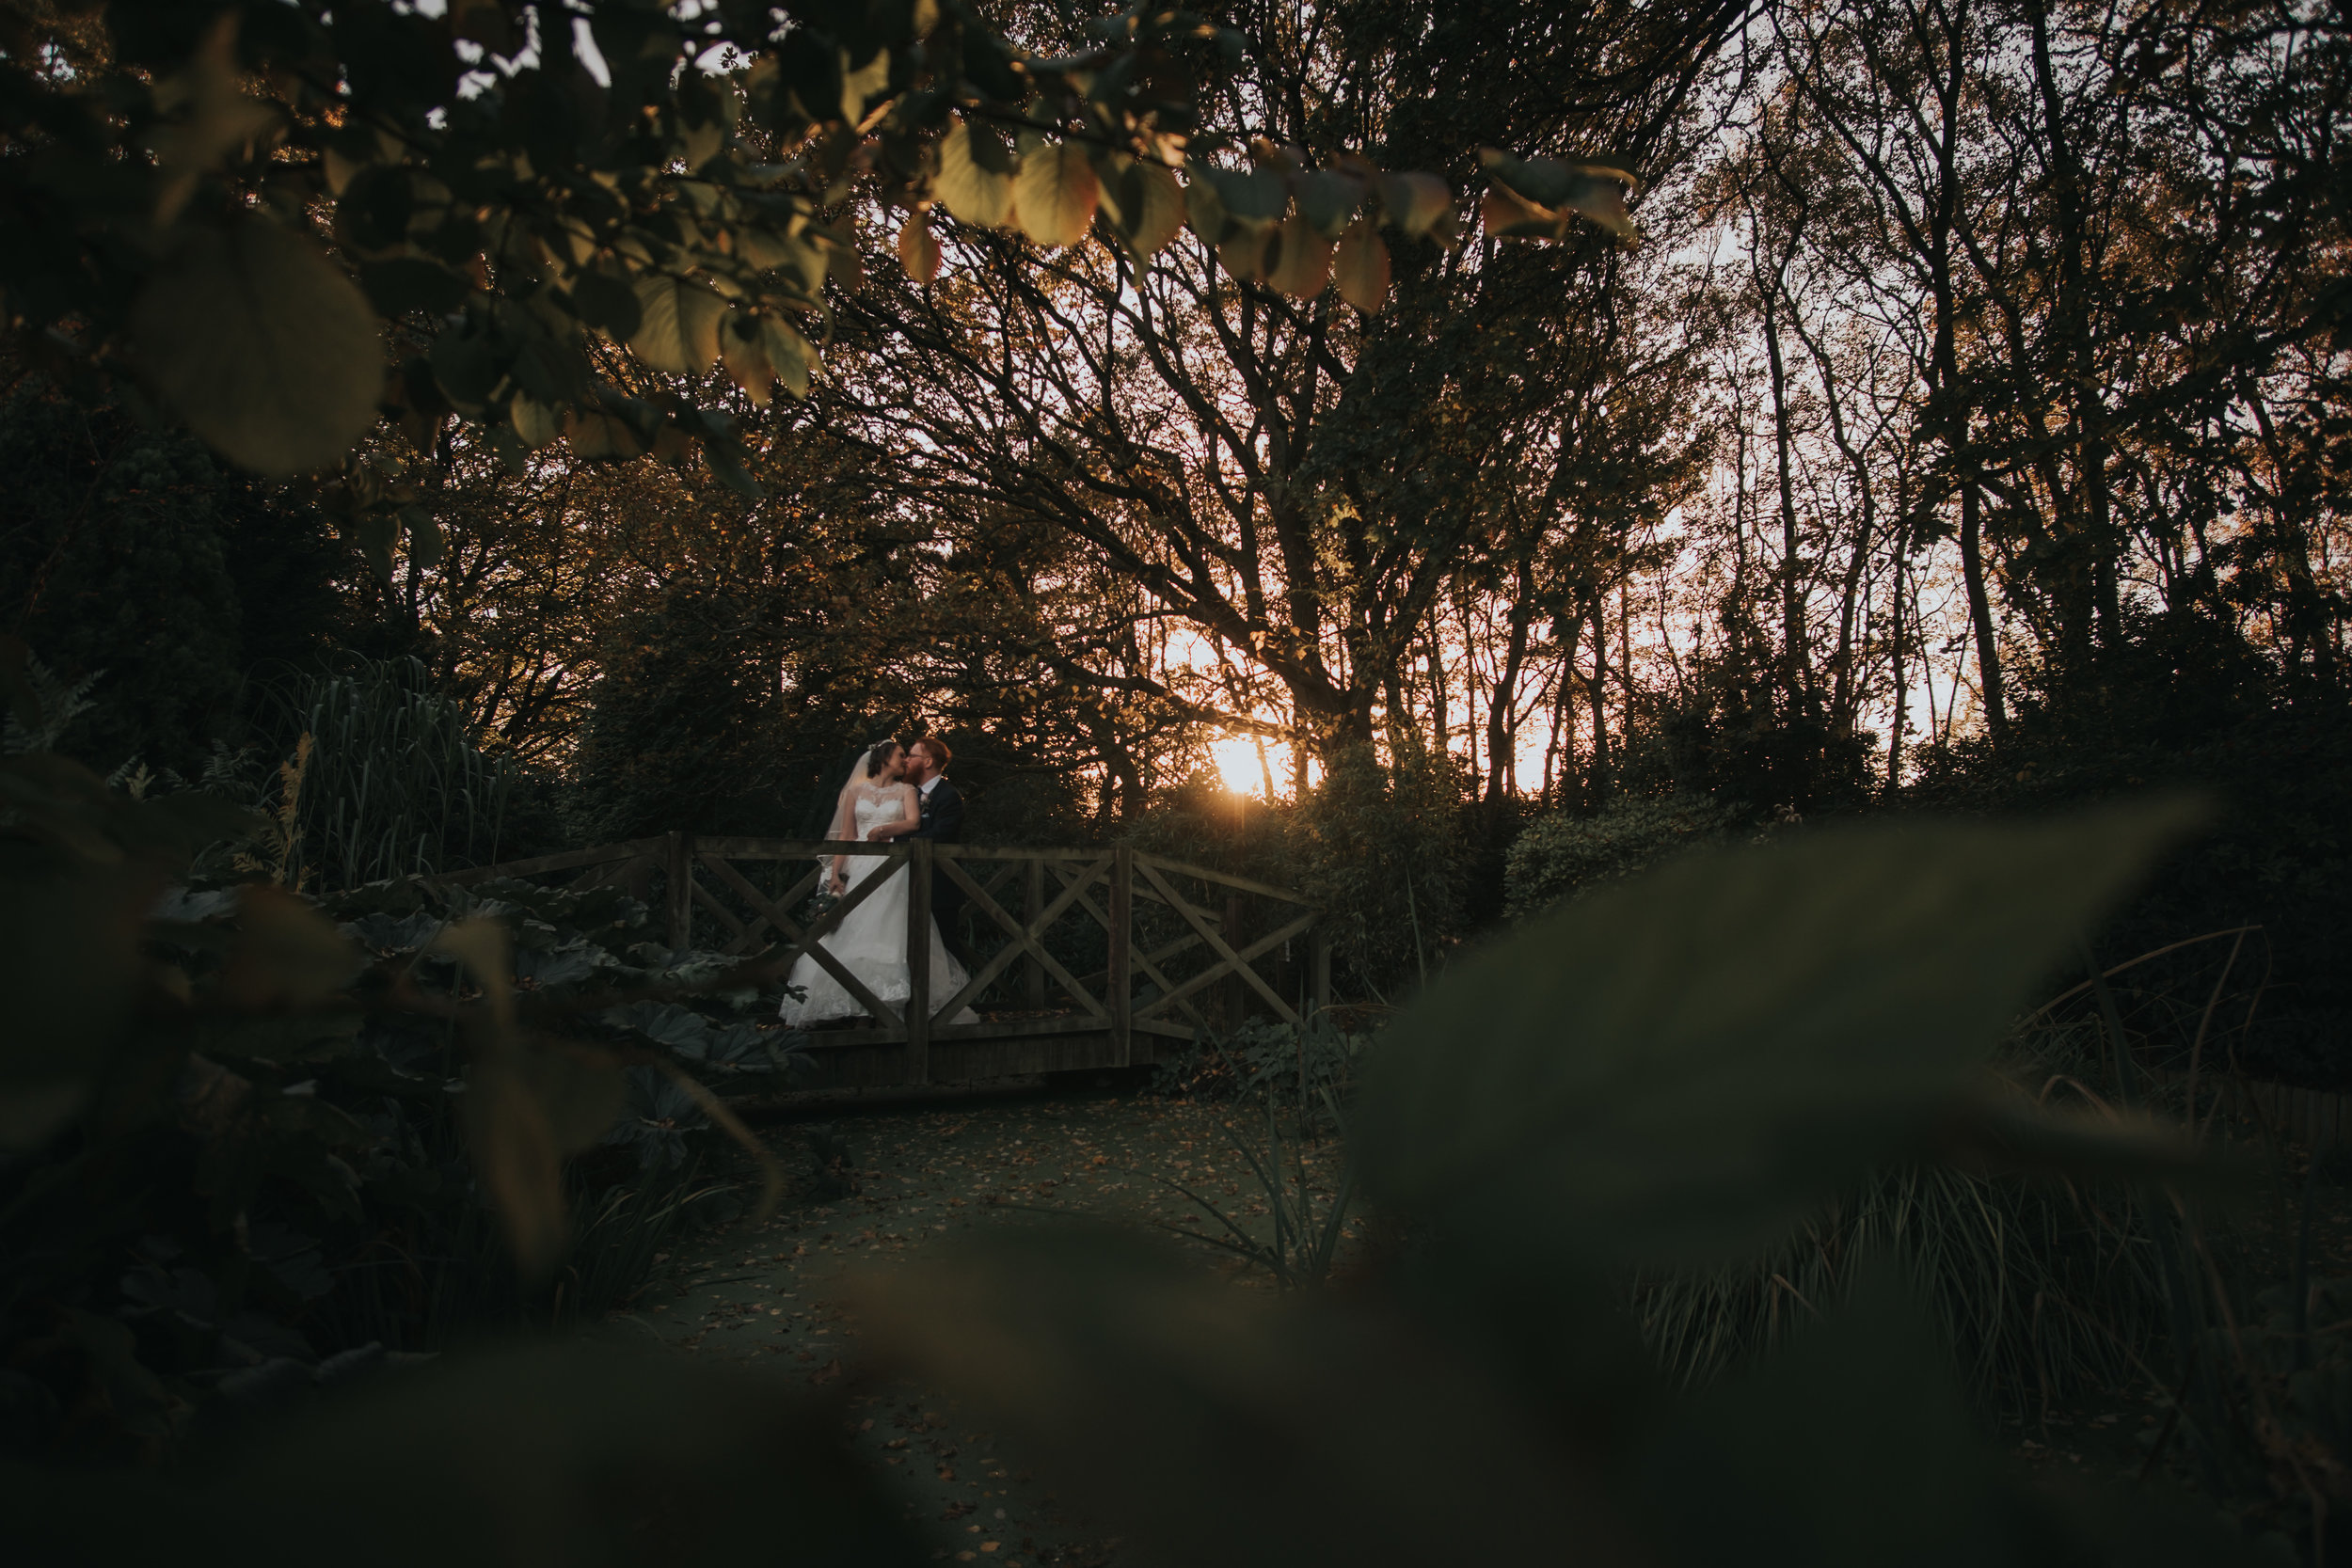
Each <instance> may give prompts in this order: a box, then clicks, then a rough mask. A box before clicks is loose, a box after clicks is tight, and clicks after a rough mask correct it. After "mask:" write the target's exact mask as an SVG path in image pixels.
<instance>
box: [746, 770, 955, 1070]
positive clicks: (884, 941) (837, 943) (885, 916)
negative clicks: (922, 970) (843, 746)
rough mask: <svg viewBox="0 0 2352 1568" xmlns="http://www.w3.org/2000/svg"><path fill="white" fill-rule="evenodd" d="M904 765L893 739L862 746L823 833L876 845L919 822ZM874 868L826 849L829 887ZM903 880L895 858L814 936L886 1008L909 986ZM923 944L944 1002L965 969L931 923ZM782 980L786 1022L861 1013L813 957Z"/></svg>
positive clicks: (853, 882)
mask: <svg viewBox="0 0 2352 1568" xmlns="http://www.w3.org/2000/svg"><path fill="white" fill-rule="evenodd" d="M905 764H906V751H905V749H904V748H903V747H901V746H900V745H899V744H898V742H897V741H895V740H885V741H883V742H882V744H881V745H879V746H876V747H875V748H874V749H873V750H872V751H870V752H866V756H865V759H864V760H863V761H862V762H860V763H859V764H858V766H857V768H855V769H854V770H852V771H851V773H850V782H849V783H848V784H844V785H843V786H842V789H841V802H840V806H839V808H838V809H837V810H836V811H835V812H834V818H833V826H832V827H831V828H830V829H828V830H827V832H826V835H825V836H826V837H828V838H832V839H836V840H842V839H847V840H854V841H857V842H860V843H881V842H882V841H885V840H888V839H893V838H899V837H903V836H904V835H906V834H908V833H911V832H914V831H915V829H916V828H917V827H918V826H920V825H921V820H922V805H921V801H920V800H919V798H918V797H917V796H916V794H915V791H914V785H913V784H908V783H906V782H905V780H904V779H903V778H902V777H901V774H902V772H903V770H904V768H905ZM881 869H882V856H881V855H879V854H874V855H854V854H839V855H834V857H833V870H832V873H831V876H830V879H829V885H830V886H831V887H832V889H833V891H834V893H836V894H840V895H848V894H849V893H850V891H851V890H853V889H855V888H857V887H859V886H861V885H862V884H864V883H865V882H866V881H867V880H868V879H871V878H872V877H873V876H875V875H876V874H877V873H878V872H880V871H881ZM908 886H909V879H908V876H907V868H906V866H904V865H903V864H901V865H899V866H898V867H896V868H895V869H893V870H892V871H891V873H890V877H889V879H888V880H887V881H885V882H883V883H882V886H880V887H878V888H876V889H874V890H873V892H871V893H869V894H867V895H866V898H865V899H864V900H863V901H862V902H860V903H859V905H858V906H857V908H855V909H853V910H851V911H850V912H849V913H848V914H847V915H845V916H843V917H842V921H841V924H840V925H838V926H836V927H834V929H833V930H832V931H830V932H828V933H827V934H826V935H824V936H822V937H820V938H818V946H820V947H822V948H824V949H825V951H826V952H828V953H830V954H832V955H833V956H834V958H836V959H838V960H840V963H841V966H842V967H843V968H844V969H847V970H848V971H849V972H850V974H854V975H856V976H857V977H858V979H859V980H860V981H861V982H863V983H864V985H865V987H866V990H870V991H872V992H873V993H874V994H875V995H876V996H877V997H879V998H881V999H882V1001H884V1002H887V1003H889V1004H891V1005H892V1006H903V1005H904V1004H905V1002H906V1000H907V996H908V994H909V992H910V991H911V990H913V986H912V984H911V982H910V978H909V974H908V969H907V889H908ZM930 942H931V963H930V992H931V1000H932V1002H933V1003H934V1004H939V1003H945V1002H946V1001H947V1000H948V999H949V998H950V997H952V996H954V995H955V994H956V992H958V991H960V990H962V989H963V987H964V983H965V982H966V981H967V980H969V979H970V978H971V975H970V974H969V973H968V972H967V971H966V970H965V969H964V967H963V966H962V965H961V964H960V963H958V962H956V960H955V959H954V958H951V957H950V956H949V955H948V952H947V944H946V942H943V941H941V940H940V935H939V925H938V922H936V921H934V922H932V923H931V926H930ZM787 985H790V986H792V987H795V988H797V989H798V990H800V992H801V996H802V1000H800V1001H797V1002H796V1001H794V1000H793V999H792V997H791V995H790V994H789V993H788V992H787V995H786V996H785V999H784V1006H781V1007H779V1008H777V1009H776V1014H777V1016H778V1017H779V1018H781V1019H783V1020H784V1022H786V1023H787V1025H790V1026H792V1027H795V1028H798V1027H801V1026H803V1025H805V1024H810V1023H817V1022H823V1021H824V1020H826V1019H834V1018H864V1017H866V1008H865V1006H863V1005H862V1004H861V1003H859V1001H858V1000H857V998H855V997H854V996H851V995H850V993H849V991H848V990H845V989H844V988H843V986H842V984H841V982H840V981H839V980H836V979H834V976H833V974H832V973H831V972H830V971H828V970H827V969H826V968H825V967H824V965H822V964H820V963H818V961H817V959H816V958H815V957H814V956H813V955H810V954H807V953H803V954H802V955H801V957H800V958H799V959H798V961H796V962H795V963H794V964H793V965H792V974H791V975H790V977H789V978H788V980H787ZM949 1022H953V1023H977V1022H979V1017H978V1015H977V1014H976V1013H974V1012H973V1011H972V1009H971V1008H969V1007H966V1008H964V1009H963V1011H961V1012H960V1013H958V1014H957V1015H956V1016H955V1017H954V1018H953V1019H951V1020H949Z"/></svg>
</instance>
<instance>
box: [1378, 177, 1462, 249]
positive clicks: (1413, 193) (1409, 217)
mask: <svg viewBox="0 0 2352 1568" xmlns="http://www.w3.org/2000/svg"><path fill="white" fill-rule="evenodd" d="M1380 204H1381V206H1383V207H1385V208H1386V209H1388V214H1389V221H1390V222H1391V223H1393V224H1395V225H1396V226H1397V227H1398V228H1399V229H1402V230H1405V232H1406V234H1407V235H1409V236H1411V237H1412V238H1414V239H1420V238H1421V237H1422V235H1423V234H1426V233H1428V232H1429V231H1430V230H1433V229H1436V228H1437V227H1438V225H1439V224H1441V223H1444V222H1447V221H1448V220H1450V219H1451V218H1452V217H1453V215H1454V193H1453V192H1452V191H1450V190H1448V189H1447V188H1446V183H1445V182H1444V181H1442V180H1440V179H1438V177H1437V176H1436V175H1434V174H1384V175H1382V176H1381V177H1380Z"/></svg>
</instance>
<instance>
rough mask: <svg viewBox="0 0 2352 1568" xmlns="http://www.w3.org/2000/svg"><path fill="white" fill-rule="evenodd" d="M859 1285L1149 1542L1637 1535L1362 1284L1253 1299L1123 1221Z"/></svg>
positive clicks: (1528, 1429) (1501, 1553) (1370, 1546)
mask: <svg viewBox="0 0 2352 1568" xmlns="http://www.w3.org/2000/svg"><path fill="white" fill-rule="evenodd" d="M860 1294H861V1296H862V1299H863V1300H864V1301H865V1303H866V1306H867V1307H868V1309H869V1310H868V1311H867V1313H866V1319H865V1321H866V1325H867V1340H868V1343H869V1344H870V1345H872V1346H874V1347H875V1348H876V1349H877V1350H878V1351H879V1352H880V1353H881V1354H882V1356H883V1357H884V1359H885V1360H886V1361H889V1362H893V1363H895V1364H897V1365H898V1366H900V1367H903V1368H905V1369H906V1370H910V1371H913V1372H914V1373H916V1374H917V1375H919V1376H920V1377H922V1378H924V1379H926V1380H927V1381H928V1380H936V1381H937V1382H938V1383H939V1384H941V1385H943V1386H946V1387H948V1388H949V1389H951V1390H952V1391H953V1392H955V1393H956V1394H957V1395H959V1396H960V1397H962V1398H964V1399H967V1400H970V1401H972V1402H974V1403H976V1404H977V1405H979V1406H982V1407H984V1408H985V1409H986V1410H987V1411H988V1412H989V1413H990V1414H991V1415H992V1416H993V1417H994V1418H998V1419H1000V1420H1001V1421H1002V1422H1003V1423H1004V1430H1006V1431H1007V1432H1008V1433H1012V1434H1015V1435H1017V1437H1018V1438H1019V1440H1020V1442H1021V1444H1022V1446H1023V1449H1024V1450H1025V1451H1026V1452H1030V1453H1034V1454H1035V1455H1037V1457H1038V1459H1039V1460H1040V1462H1041V1463H1042V1464H1045V1465H1049V1466H1051V1467H1052V1468H1053V1471H1054V1473H1055V1475H1056V1476H1057V1478H1065V1479H1066V1481H1067V1483H1068V1484H1069V1485H1070V1486H1071V1487H1073V1488H1075V1489H1079V1490H1081V1491H1082V1492H1083V1494H1084V1496H1085V1497H1086V1499H1087V1503H1086V1506H1087V1507H1088V1508H1089V1510H1090V1511H1093V1510H1099V1511H1100V1513H1101V1514H1102V1516H1103V1517H1104V1520H1105V1522H1106V1523H1111V1524H1114V1525H1117V1526H1119V1527H1120V1528H1124V1529H1126V1530H1127V1531H1129V1532H1130V1535H1129V1539H1130V1540H1131V1541H1132V1543H1133V1544H1134V1546H1135V1547H1136V1549H1138V1550H1148V1551H1149V1552H1150V1554H1151V1560H1154V1561H1162V1562H1217V1563H1232V1564H1264V1565H1266V1568H1277V1565H1279V1568H1295V1565H1296V1564H1299V1563H1306V1562H1351V1563H1389V1562H1393V1563H1426V1562H1522V1561H1540V1560H1551V1559H1553V1558H1555V1557H1557V1556H1558V1555H1559V1547H1560V1544H1561V1543H1562V1542H1563V1541H1573V1542H1575V1543H1577V1545H1578V1551H1577V1554H1576V1560H1578V1561H1580V1562H1586V1563H1594V1564H1606V1563H1613V1562H1632V1561H1638V1560H1644V1559H1645V1556H1646V1554H1645V1553H1643V1552H1641V1551H1639V1550H1637V1549H1636V1547H1635V1544H1634V1543H1633V1540H1632V1537H1631V1535H1630V1534H1629V1531H1628V1529H1627V1528H1626V1526H1625V1523H1624V1521H1623V1520H1622V1519H1621V1517H1620V1516H1619V1514H1618V1513H1617V1508H1616V1504H1615V1502H1614V1501H1613V1498H1612V1497H1610V1496H1609V1495H1608V1493H1607V1491H1606V1489H1605V1485H1604V1481H1603V1479H1602V1477H1601V1476H1600V1475H1599V1474H1598V1473H1597V1471H1596V1469H1595V1468H1594V1467H1593V1465H1591V1464H1590V1463H1589V1461H1587V1460H1586V1459H1585V1458H1583V1457H1582V1456H1580V1455H1578V1454H1576V1453H1573V1452H1571V1451H1570V1450H1569V1449H1566V1448H1565V1447H1564V1446H1562V1445H1561V1444H1560V1443H1558V1442H1557V1441H1556V1440H1555V1439H1554V1438H1553V1437H1552V1436H1551V1435H1550V1434H1549V1433H1545V1432H1543V1431H1542V1430H1541V1429H1540V1428H1537V1427H1535V1426H1534V1425H1532V1424H1530V1422H1529V1421H1528V1420H1527V1418H1526V1417H1525V1415H1524V1413H1523V1412H1522V1411H1521V1410H1520V1409H1519V1408H1518V1406H1517V1405H1516V1404H1515V1403H1514V1402H1513V1400H1512V1397H1511V1396H1510V1395H1509V1394H1508V1393H1506V1392H1505V1391H1504V1390H1502V1389H1500V1388H1498V1387H1495V1386H1491V1385H1488V1384H1485V1383H1482V1382H1481V1381H1479V1379H1478V1378H1477V1377H1476V1375H1475V1374H1474V1373H1473V1372H1472V1371H1471V1370H1470V1367H1469V1365H1468V1364H1467V1363H1465V1362H1462V1361H1459V1360H1456V1359H1455V1358H1454V1357H1453V1356H1451V1355H1450V1354H1447V1353H1446V1352H1445V1351H1444V1350H1443V1349H1442V1348H1441V1347H1439V1346H1438V1345H1436V1344H1435V1343H1433V1342H1431V1341H1430V1340H1429V1339H1427V1338H1422V1337H1419V1336H1417V1335H1416V1334H1415V1333H1414V1332H1412V1329H1411V1325H1410V1323H1408V1321H1407V1320H1406V1319H1404V1318H1402V1317H1401V1316H1397V1315H1393V1314H1391V1313H1389V1312H1387V1311H1384V1310H1381V1309H1378V1308H1376V1307H1372V1306H1370V1305H1359V1306H1355V1307H1340V1306H1337V1305H1335V1304H1332V1303H1329V1302H1324V1301H1320V1300H1319V1301H1317V1302H1314V1303H1311V1304H1310V1303H1302V1302H1300V1301H1298V1300H1296V1299H1286V1300H1285V1301H1283V1302H1282V1303H1280V1304H1279V1305H1277V1304H1270V1303H1268V1302H1267V1301H1266V1299H1265V1298H1264V1297H1263V1296H1258V1295H1254V1294H1251V1293H1248V1292H1245V1291H1239V1290H1236V1289H1235V1288H1234V1287H1233V1286H1232V1284H1231V1283H1229V1282H1226V1281H1224V1280H1221V1279H1218V1278H1216V1277H1215V1276H1213V1275H1203V1274H1202V1273H1201V1272H1200V1270H1199V1269H1198V1268H1197V1267H1192V1266H1187V1265H1186V1264H1185V1263H1184V1262H1182V1261H1179V1260H1177V1259H1171V1258H1169V1257H1168V1256H1167V1255H1166V1254H1165V1253H1164V1252H1163V1251H1162V1250H1161V1249H1159V1248H1157V1247H1153V1246H1148V1245H1146V1244H1144V1243H1137V1242H1135V1241H1133V1240H1131V1239H1130V1238H1127V1237H1124V1236H1120V1235H1111V1234H1105V1235H1100V1236H1088V1235H1075V1234H1072V1233H1069V1232H1057V1233H1052V1234H1046V1235H1030V1236H1025V1237H1009V1238H1004V1239H1001V1240H999V1241H998V1242H997V1243H996V1244H994V1245H992V1246H990V1247H987V1248H986V1249H984V1250H975V1251H972V1252H968V1253H966V1254H964V1255H963V1256H962V1257H961V1258H959V1259H952V1260H946V1261H942V1262H940V1263H938V1264H935V1265H933V1266H930V1267H928V1268H924V1269H922V1270H919V1271H914V1270H911V1271H908V1272H906V1273H904V1274H897V1275H882V1276H875V1277H872V1278H869V1279H868V1280H866V1282H865V1284H864V1286H863V1287H862V1289H861V1291H860Z"/></svg>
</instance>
